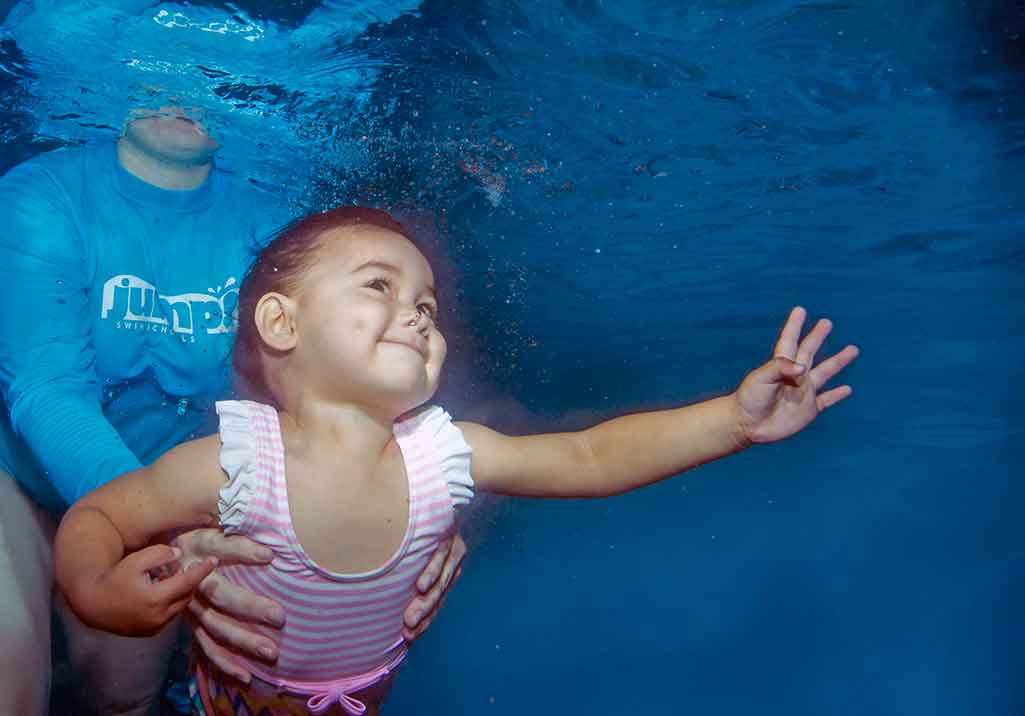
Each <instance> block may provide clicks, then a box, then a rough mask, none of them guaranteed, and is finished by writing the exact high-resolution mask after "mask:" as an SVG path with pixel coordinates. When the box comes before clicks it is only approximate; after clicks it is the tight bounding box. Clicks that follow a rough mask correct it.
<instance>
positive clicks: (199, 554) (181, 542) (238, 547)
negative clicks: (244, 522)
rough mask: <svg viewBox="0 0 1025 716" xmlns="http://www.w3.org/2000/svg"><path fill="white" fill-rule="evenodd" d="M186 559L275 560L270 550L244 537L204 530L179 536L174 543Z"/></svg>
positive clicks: (260, 562)
mask: <svg viewBox="0 0 1025 716" xmlns="http://www.w3.org/2000/svg"><path fill="white" fill-rule="evenodd" d="M172 544H173V545H175V546H176V547H180V548H181V549H182V551H183V552H184V553H185V555H186V557H188V558H191V559H202V558H203V557H217V558H218V559H220V560H221V561H222V562H237V563H241V564H267V563H268V562H270V561H271V560H272V559H273V558H274V553H273V552H272V551H271V550H270V548H268V547H266V546H264V545H262V544H260V543H259V542H254V541H253V540H251V539H249V538H248V537H245V536H243V535H230V536H228V535H225V534H224V533H223V532H222V531H221V530H219V529H214V528H209V527H207V528H202V529H197V530H192V531H190V532H186V533H184V534H182V535H179V536H178V537H176V538H175V540H174V541H173V542H172Z"/></svg>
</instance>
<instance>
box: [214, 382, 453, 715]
mask: <svg viewBox="0 0 1025 716" xmlns="http://www.w3.org/2000/svg"><path fill="white" fill-rule="evenodd" d="M217 413H218V415H219V416H220V434H221V466H222V467H223V468H224V471H225V472H226V473H227V474H228V482H227V483H226V484H225V485H224V487H223V488H221V491H220V496H219V505H218V508H219V512H220V520H221V525H222V527H223V528H224V530H225V532H227V533H229V534H243V535H246V536H247V537H250V538H252V539H254V540H256V541H257V542H260V543H262V544H265V545H267V546H268V547H270V548H271V549H272V550H274V554H275V557H274V560H273V562H272V563H271V564H270V565H265V566H249V565H232V566H226V567H222V568H221V570H220V571H221V573H222V574H223V575H224V576H225V577H226V578H228V579H229V580H231V581H232V582H235V583H236V584H238V585H240V586H242V587H245V588H247V589H249V590H251V591H253V592H256V593H257V594H262V595H264V596H267V597H270V598H271V599H274V600H275V601H277V602H279V603H280V604H281V605H282V606H283V607H284V608H285V612H286V615H287V617H286V624H285V628H284V630H283V632H282V633H280V634H274V633H272V632H270V631H269V630H268V631H267V634H268V636H271V637H272V638H274V637H276V638H277V640H278V642H279V644H280V657H279V658H278V661H277V664H276V665H275V666H273V667H268V666H266V665H264V664H261V663H257V662H253V661H247V662H246V666H247V668H249V669H250V671H251V672H252V673H253V675H254V676H256V677H258V678H259V679H261V680H263V681H265V682H268V683H270V684H273V685H275V686H278V687H280V688H282V689H283V690H285V691H287V692H289V693H293V694H296V695H301V696H308V697H309V701H308V702H307V704H308V706H309V708H310V710H311V711H313V712H314V713H321V712H323V711H326V710H328V709H330V708H331V707H332V706H333V705H334V704H336V703H337V704H340V705H341V706H342V707H343V708H344V709H345V711H347V712H348V713H350V714H353V715H354V716H358V715H359V714H361V713H363V711H364V710H365V706H364V704H362V703H361V702H359V701H358V700H356V699H353V698H351V697H350V696H349V694H352V693H355V692H357V691H360V690H362V689H365V688H367V687H368V686H371V685H373V684H375V683H377V682H378V681H381V680H382V679H384V678H386V677H387V676H388V674H389V672H391V671H392V670H393V669H395V668H396V667H397V666H398V665H399V664H400V663H401V662H402V660H403V659H404V658H405V656H406V651H407V647H406V643H405V640H404V639H403V637H402V628H403V621H402V612H403V610H404V609H405V607H406V606H407V605H408V604H409V601H410V599H412V597H413V594H414V592H415V582H416V578H417V577H418V576H419V575H420V572H421V571H422V570H423V568H424V567H425V566H426V565H427V561H428V560H429V559H430V557H431V555H432V554H433V552H434V549H435V547H436V546H437V544H438V542H439V540H441V539H442V538H443V537H445V536H446V535H448V534H449V533H451V532H452V530H453V529H454V517H455V510H454V508H455V507H456V506H457V505H463V504H466V503H467V502H469V501H470V499H471V498H472V496H473V480H472V479H471V477H470V447H469V445H467V443H466V441H465V440H464V439H463V435H462V432H461V431H460V430H459V428H457V427H456V426H455V425H453V424H452V419H451V418H450V417H449V415H448V413H446V412H445V411H444V410H442V409H441V408H439V407H436V406H431V407H428V408H425V409H422V410H420V411H418V412H417V413H415V414H413V415H412V416H410V417H408V418H405V419H403V420H400V421H398V422H396V423H395V427H394V432H395V440H396V442H397V443H398V446H399V449H400V451H401V453H402V458H403V461H404V463H405V467H406V474H407V478H408V480H409V523H408V524H407V526H406V533H405V536H404V537H403V540H402V544H401V545H400V546H399V548H398V550H397V551H396V552H395V554H394V555H392V557H391V558H390V559H389V560H388V562H387V563H386V564H385V565H384V566H382V567H380V568H379V569H376V570H374V571H372V572H364V573H361V574H337V573H334V572H329V571H327V570H325V569H323V568H322V567H320V566H318V565H317V564H316V563H315V562H314V561H313V560H312V559H311V558H310V557H309V555H307V554H306V552H305V551H304V550H303V548H302V546H301V545H300V544H299V540H298V538H297V537H296V534H295V530H294V529H293V526H292V520H291V516H290V513H289V509H288V492H287V490H286V486H285V485H286V483H285V451H284V446H283V444H282V442H281V428H280V426H279V423H278V414H277V411H276V410H275V409H274V408H273V407H271V406H268V405H262V404H260V403H254V402H249V401H223V402H219V403H217Z"/></svg>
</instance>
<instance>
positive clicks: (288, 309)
mask: <svg viewBox="0 0 1025 716" xmlns="http://www.w3.org/2000/svg"><path fill="white" fill-rule="evenodd" d="M253 320H254V321H255V323H256V330H257V331H259V332H260V338H261V339H262V340H263V342H264V343H266V344H267V346H269V347H270V348H273V349H274V350H278V351H290V350H292V349H293V348H295V342H296V330H295V301H293V300H292V299H290V298H289V297H288V296H285V295H283V294H280V293H265V294H263V296H261V297H260V300H259V301H257V302H256V310H255V311H253Z"/></svg>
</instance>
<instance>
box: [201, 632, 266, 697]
mask: <svg viewBox="0 0 1025 716" xmlns="http://www.w3.org/2000/svg"><path fill="white" fill-rule="evenodd" d="M192 636H193V637H195V639H196V643H197V644H199V648H200V649H202V650H203V653H204V654H205V655H206V658H207V659H209V660H210V661H211V662H213V664H214V666H216V667H217V668H218V669H220V670H221V671H223V672H224V673H225V674H227V675H228V676H232V677H234V678H236V679H238V680H239V681H241V682H242V683H244V684H248V683H249V681H250V679H252V674H250V673H249V670H248V669H246V668H245V667H243V666H242V665H241V664H238V663H236V662H235V659H234V658H233V657H232V655H231V652H229V651H228V650H227V649H225V648H224V647H223V646H221V645H220V644H218V643H217V642H216V641H214V640H213V639H212V638H211V636H210V635H209V634H207V632H206V629H204V628H203V627H201V626H197V627H195V628H194V629H193V630H192Z"/></svg>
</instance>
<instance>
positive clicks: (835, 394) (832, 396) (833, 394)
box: [815, 385, 854, 412]
mask: <svg viewBox="0 0 1025 716" xmlns="http://www.w3.org/2000/svg"><path fill="white" fill-rule="evenodd" d="M852 392H854V391H852V390H851V386H849V385H841V386H840V387H838V388H832V389H830V390H827V391H826V392H825V393H821V394H820V395H818V396H816V398H815V402H816V404H817V405H818V408H819V411H820V412H821V411H823V410H825V409H826V408H829V407H832V406H834V405H836V404H837V403H839V402H840V401H841V400H843V399H844V398H847V397H850V395H851V393H852Z"/></svg>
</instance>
